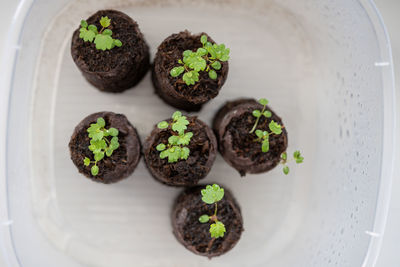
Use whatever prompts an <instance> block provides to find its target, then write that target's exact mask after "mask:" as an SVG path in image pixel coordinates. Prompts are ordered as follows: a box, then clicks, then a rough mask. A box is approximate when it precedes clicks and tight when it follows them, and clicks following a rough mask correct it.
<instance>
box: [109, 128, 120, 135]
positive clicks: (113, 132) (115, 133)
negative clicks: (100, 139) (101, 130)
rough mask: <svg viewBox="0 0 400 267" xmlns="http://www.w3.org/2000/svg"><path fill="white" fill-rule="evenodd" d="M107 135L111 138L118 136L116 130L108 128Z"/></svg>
mask: <svg viewBox="0 0 400 267" xmlns="http://www.w3.org/2000/svg"><path fill="white" fill-rule="evenodd" d="M108 133H109V134H110V135H111V136H114V137H115V136H118V134H119V131H118V130H117V129H115V128H110V129H108Z"/></svg>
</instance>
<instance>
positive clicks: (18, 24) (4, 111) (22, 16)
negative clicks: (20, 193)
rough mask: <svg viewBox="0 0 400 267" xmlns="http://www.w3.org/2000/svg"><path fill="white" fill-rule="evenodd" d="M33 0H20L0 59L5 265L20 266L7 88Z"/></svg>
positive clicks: (0, 239) (0, 240)
mask: <svg viewBox="0 0 400 267" xmlns="http://www.w3.org/2000/svg"><path fill="white" fill-rule="evenodd" d="M33 3H34V0H20V1H19V3H18V5H17V8H16V11H15V13H14V14H13V16H12V21H11V24H10V27H9V29H8V31H7V35H6V38H4V39H3V40H5V43H4V49H3V53H2V56H3V57H2V61H1V62H0V73H1V75H0V88H1V90H0V251H1V253H2V259H3V260H4V262H5V263H6V265H7V266H8V267H17V266H22V265H21V263H20V261H19V259H18V256H17V253H16V250H15V246H14V241H13V238H12V232H11V227H12V225H13V220H12V218H11V217H10V213H9V203H8V184H7V169H6V168H7V156H6V155H7V154H6V153H7V149H8V148H7V146H8V142H7V138H8V137H7V129H8V118H9V117H8V115H9V108H10V107H9V104H10V97H11V90H12V88H13V80H14V73H15V67H16V64H15V63H16V60H17V58H18V53H19V50H20V44H21V34H22V29H23V27H24V24H25V21H26V18H27V16H28V14H29V12H30V9H31V7H32V5H33Z"/></svg>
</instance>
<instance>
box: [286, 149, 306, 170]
mask: <svg viewBox="0 0 400 267" xmlns="http://www.w3.org/2000/svg"><path fill="white" fill-rule="evenodd" d="M293 160H294V161H296V163H297V164H300V163H303V161H304V157H303V156H302V155H301V153H300V151H299V150H296V151H295V152H293ZM289 161H290V160H289V159H288V158H287V152H286V151H285V152H283V153H282V155H281V164H282V165H283V169H282V170H283V173H284V174H286V175H287V174H289V166H288V165H287V163H288V162H289Z"/></svg>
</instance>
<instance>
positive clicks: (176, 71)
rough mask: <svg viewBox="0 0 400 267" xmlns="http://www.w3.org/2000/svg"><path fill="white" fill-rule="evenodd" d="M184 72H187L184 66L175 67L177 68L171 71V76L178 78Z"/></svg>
mask: <svg viewBox="0 0 400 267" xmlns="http://www.w3.org/2000/svg"><path fill="white" fill-rule="evenodd" d="M184 71H185V68H184V67H182V66H179V67H175V68H173V69H171V71H170V74H171V76H172V77H178V76H179V75H181V74H182V73H183V72H184Z"/></svg>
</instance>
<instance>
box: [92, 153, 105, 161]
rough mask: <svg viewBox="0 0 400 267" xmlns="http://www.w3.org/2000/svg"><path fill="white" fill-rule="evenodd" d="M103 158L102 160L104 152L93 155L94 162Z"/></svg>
mask: <svg viewBox="0 0 400 267" xmlns="http://www.w3.org/2000/svg"><path fill="white" fill-rule="evenodd" d="M103 158H104V152H99V153H96V154H94V160H95V161H100V160H102V159H103Z"/></svg>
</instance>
